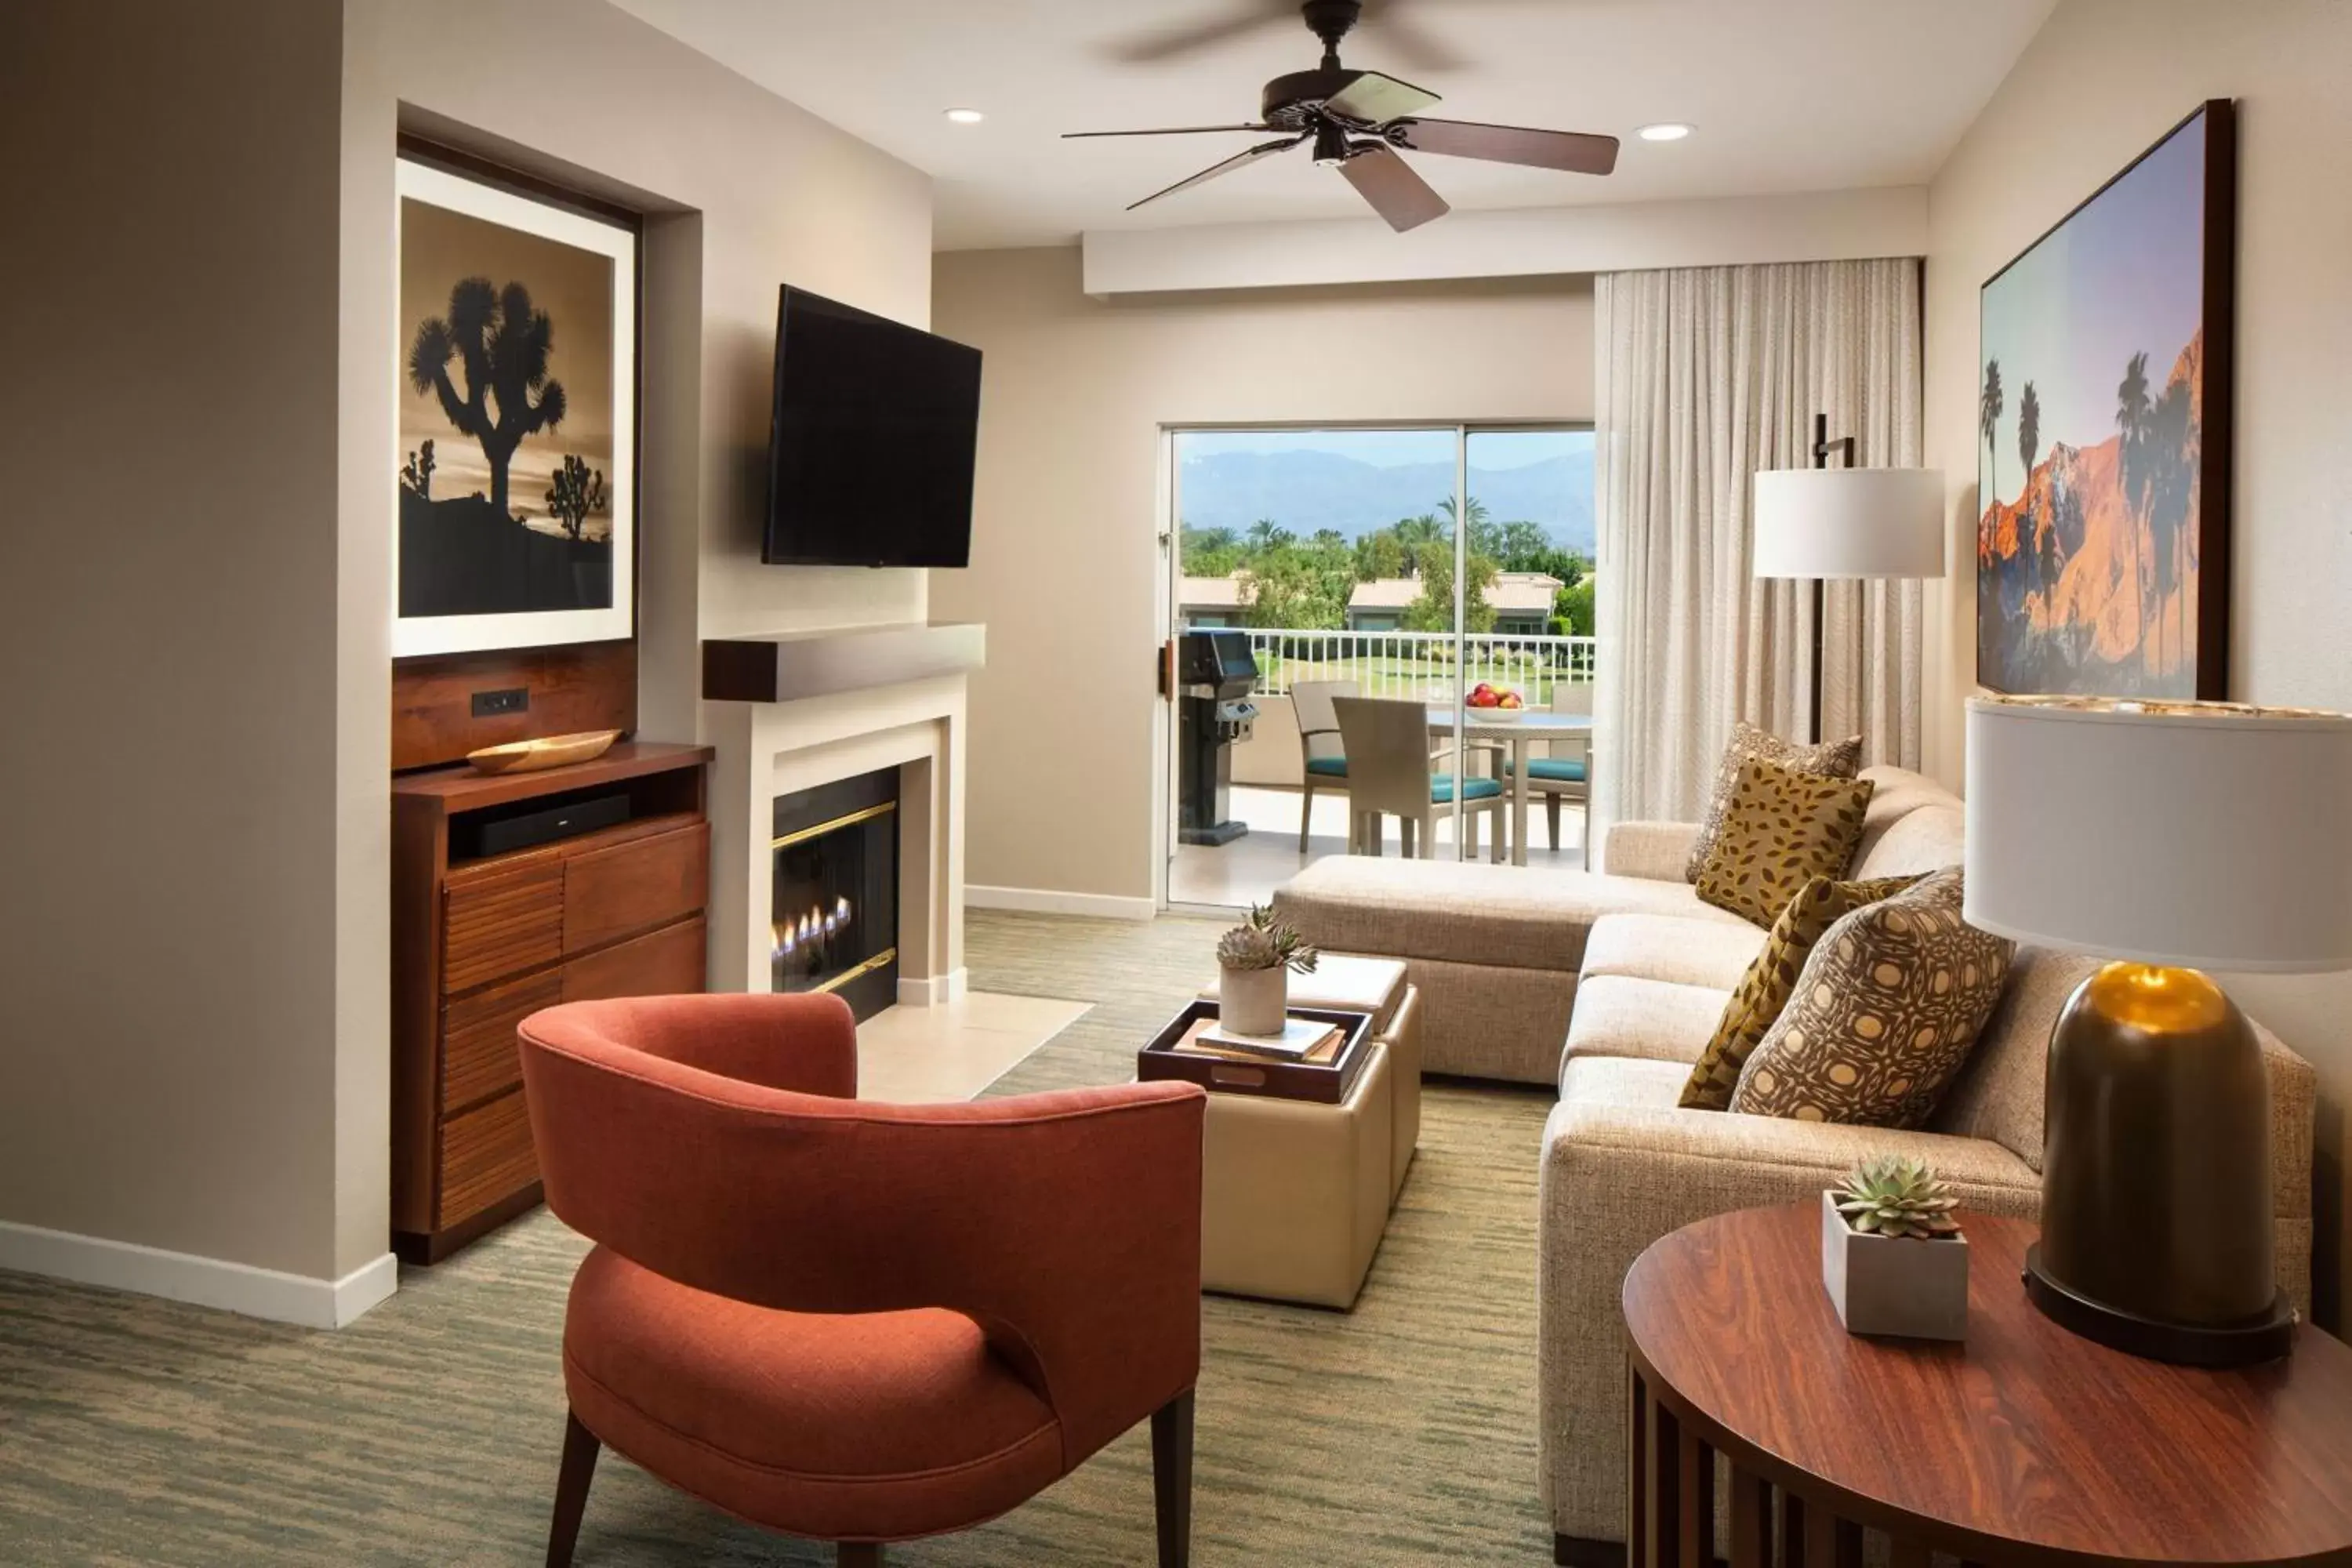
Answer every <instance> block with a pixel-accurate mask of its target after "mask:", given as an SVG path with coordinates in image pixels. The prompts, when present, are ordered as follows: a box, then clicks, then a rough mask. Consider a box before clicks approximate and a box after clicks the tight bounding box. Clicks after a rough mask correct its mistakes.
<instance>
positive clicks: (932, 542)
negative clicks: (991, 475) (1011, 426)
mask: <svg viewBox="0 0 2352 1568" xmlns="http://www.w3.org/2000/svg"><path fill="white" fill-rule="evenodd" d="M979 433H980V351H979V350H978V349H973V348H966V347H965V346H964V345H963V344H961V343H956V342H949V341H948V340H947V339H945V338H942V337H939V336H936V335H934V334H932V333H930V332H926V331H919V330H918V329H916V328H914V327H909V326H907V325H904V324H903V323H901V322H898V321H887V320H886V319H884V318H883V317H880V316H876V315H869V314H868V313H867V312H866V311H864V310H856V309H855V308H853V307H851V306H848V305H844V304H841V303H839V302H837V301H835V300H827V299H825V298H824V297H823V296H821V295H817V294H812V293H810V292H808V290H806V289H794V288H793V287H791V286H790V285H786V286H785V288H784V289H783V296H782V302H781V303H780V304H779V306H778V308H777V312H776V402H775V413H774V417H773V420H772V423H771V425H770V427H769V437H768V527H767V538H766V540H765V542H764V543H763V544H762V546H761V552H760V558H761V560H763V561H766V562H768V563H771V564H773V565H780V566H962V565H965V564H967V563H969V562H970V559H971V477H972V454H973V451H974V449H975V447H976V446H977V444H978V438H979Z"/></svg>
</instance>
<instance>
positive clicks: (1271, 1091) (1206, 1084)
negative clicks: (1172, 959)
mask: <svg viewBox="0 0 2352 1568" xmlns="http://www.w3.org/2000/svg"><path fill="white" fill-rule="evenodd" d="M1216 1016H1218V1015H1217V1005H1216V1004H1215V1003H1214V1002H1209V1001H1201V1002H1194V1003H1192V1004H1191V1005H1188V1006H1187V1007H1185V1009H1184V1010H1183V1011H1182V1012H1181V1013H1179V1014H1177V1015H1176V1016H1174V1017H1173V1018H1171V1019H1170V1020H1169V1021H1168V1026H1167V1027H1165V1028H1163V1029H1161V1030H1160V1033H1159V1034H1158V1035H1156V1036H1154V1037H1152V1041H1151V1043H1150V1045H1148V1046H1146V1047H1143V1048H1142V1049H1141V1050H1139V1051H1138V1052H1136V1053H1135V1076H1136V1077H1137V1078H1138V1079H1141V1080H1142V1081H1144V1082H1146V1083H1151V1082H1155V1081H1159V1080H1161V1079H1177V1080H1179V1081H1181V1082H1184V1083H1197V1084H1199V1085H1200V1086H1201V1087H1202V1089H1207V1090H1209V1091H1210V1092H1211V1093H1213V1094H1255V1095H1259V1096H1263V1097H1265V1098H1266V1099H1269V1100H1313V1101H1314V1102H1316V1103H1317V1104H1318V1105H1338V1104H1339V1103H1340V1102H1341V1101H1342V1100H1346V1099H1347V1098H1348V1091H1349V1089H1353V1088H1355V1087H1356V1075H1357V1074H1358V1073H1360V1072H1362V1071H1363V1070H1364V1064H1365V1063H1366V1062H1367V1061H1370V1059H1371V1055H1372V1053H1371V1050H1370V1040H1371V1033H1372V1016H1371V1015H1370V1013H1360V1012H1352V1011H1349V1010H1348V1009H1346V1008H1339V1007H1293V1008H1291V1009H1290V1016H1292V1017H1294V1018H1312V1019H1315V1020H1316V1021H1317V1022H1318V1023H1324V1024H1332V1025H1336V1026H1339V1028H1340V1029H1342V1030H1344V1031H1345V1034H1344V1036H1343V1037H1342V1038H1341V1039H1340V1042H1339V1054H1338V1055H1337V1056H1335V1057H1334V1058H1331V1060H1330V1062H1329V1063H1328V1064H1325V1063H1321V1062H1283V1061H1272V1060H1268V1061H1263V1062H1256V1061H1236V1060H1234V1059H1233V1058H1230V1057H1212V1056H1196V1055H1193V1054H1192V1053H1190V1052H1186V1051H1180V1050H1178V1049H1176V1046H1177V1045H1178V1043H1179V1042H1181V1040H1182V1039H1183V1038H1184V1037H1185V1035H1186V1034H1187V1033H1188V1032H1189V1031H1190V1030H1191V1029H1192V1026H1193V1025H1194V1024H1195V1023H1197V1022H1199V1021H1200V1020H1201V1019H1203V1018H1214V1017H1216Z"/></svg>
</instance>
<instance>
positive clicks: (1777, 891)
mask: <svg viewBox="0 0 2352 1568" xmlns="http://www.w3.org/2000/svg"><path fill="white" fill-rule="evenodd" d="M1873 787H1874V786H1873V784H1872V783H1871V781H1870V780H1868V779H1825V778H1822V777H1821V776H1820V775H1818V774H1815V773H1798V772H1796V771H1795V770H1794V769H1792V768H1784V767H1782V766H1780V764H1779V763H1764V762H1755V761H1749V762H1745V763H1740V764H1739V782H1738V785H1737V786H1735V787H1734V788H1733V790H1732V792H1731V805H1730V807H1729V809H1727V811H1725V812H1724V814H1723V831H1722V832H1721V833H1719V834H1717V836H1716V840H1715V847H1714V848H1713V849H1711V850H1709V851H1708V852H1707V857H1706V865H1705V866H1703V867H1701V868H1699V873H1698V896H1699V897H1700V898H1701V899H1703V900H1706V902H1708V903H1710V904H1713V905H1715V906H1716V907H1717V909H1723V910H1730V911H1731V912H1732V913H1733V914H1735V915H1738V916H1740V917H1741V918H1743V919H1746V920H1749V921H1754V922H1755V923H1756V924H1758V925H1759V926H1762V927H1764V928H1765V929H1766V930H1767V931H1769V930H1770V929H1771V927H1772V922H1773V921H1776V920H1778V919H1780V911H1781V910H1784V909H1787V908H1788V907H1789V900H1790V899H1793V898H1795V897H1796V896H1797V889H1800V888H1801V887H1803V886H1804V885H1805V884H1806V883H1807V882H1810V881H1811V880H1812V879H1814V878H1816V877H1843V876H1844V875H1845V868H1846V864H1847V862H1849V861H1851V860H1852V859H1853V847H1854V846H1855V845H1857V844H1859V843H1861V842H1862V823H1863V816H1864V813H1865V812H1867V811H1868V810H1869V808H1870V793H1871V790H1872V788H1873Z"/></svg>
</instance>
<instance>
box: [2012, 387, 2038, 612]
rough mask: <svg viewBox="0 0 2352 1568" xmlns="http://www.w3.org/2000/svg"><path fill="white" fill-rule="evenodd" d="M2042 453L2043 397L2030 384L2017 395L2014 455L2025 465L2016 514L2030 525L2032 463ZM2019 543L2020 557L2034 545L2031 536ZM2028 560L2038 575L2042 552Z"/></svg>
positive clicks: (2033, 554)
mask: <svg viewBox="0 0 2352 1568" xmlns="http://www.w3.org/2000/svg"><path fill="white" fill-rule="evenodd" d="M2041 451H2042V395H2041V394H2040V393H2039V392H2036V391H2035V390H2034V389H2033V384H2032V382H2030V381H2029V382H2027V383H2026V384H2025V385H2024V387H2023V388H2022V389H2021V390H2020V391H2019V393H2018V395H2017V455H2018V457H2019V458H2022V459H2023V460H2024V463H2025V489H2024V490H2023V492H2022V493H2021V494H2020V495H2019V497H2018V502H2017V504H2018V509H2019V510H2020V511H2021V512H2022V513H2023V514H2024V516H2025V517H2026V519H2027V520H2028V521H2029V522H2030V521H2032V515H2033V514H2032V505H2033V459H2034V458H2036V457H2037V456H2039V455H2040V453H2041ZM2018 543H2019V548H2020V552H2021V553H2022V552H2024V550H2025V549H2026V547H2028V546H2031V545H2032V544H2033V543H2034V541H2033V539H2032V537H2031V536H2028V537H2027V538H2025V539H2022V540H2020V541H2019V542H2018ZM2031 559H2032V562H2033V564H2034V566H2035V568H2036V574H2037V575H2038V574H2039V569H2040V567H2041V565H2042V554H2041V552H2040V551H2039V550H2036V551H2034V552H2033V553H2032V557H2031Z"/></svg>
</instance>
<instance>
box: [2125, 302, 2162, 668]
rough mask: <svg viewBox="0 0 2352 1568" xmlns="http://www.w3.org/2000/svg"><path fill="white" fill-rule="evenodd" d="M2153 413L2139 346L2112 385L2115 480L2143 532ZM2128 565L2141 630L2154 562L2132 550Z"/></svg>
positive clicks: (2143, 354)
mask: <svg viewBox="0 0 2352 1568" xmlns="http://www.w3.org/2000/svg"><path fill="white" fill-rule="evenodd" d="M2154 414H2155V405H2153V404H2152V403H2150V402H2149V400H2148V395H2147V350H2145V349H2143V350H2141V351H2140V352H2139V353H2136V354H2134V355H2132V356H2131V358H2130V359H2129V360H2128V361H2126V363H2125V365H2124V378H2123V380H2121V381H2119V382H2117V383H2116V429H2117V430H2118V431H2120V432H2122V437H2123V438H2122V439H2121V440H2120V441H2118V442H2117V443H2116V479H2117V482H2118V483H2119V484H2121V486H2122V487H2123V492H2124V502H2125V504H2126V506H2128V507H2129V508H2130V509H2131V510H2134V511H2136V512H2137V513H2139V514H2140V516H2141V518H2142V520H2143V527H2142V529H2141V532H2142V533H2145V532H2146V531H2147V529H2146V527H2145V519H2146V517H2147V499H2148V496H2147V491H2148V480H2149V479H2150V478H2151V477H2152V476H2151V475H2150V473H2149V471H2148V469H2149V464H2148V460H2147V459H2148V429H2149V424H2150V421H2151V418H2152V416H2154ZM2132 567H2133V586H2135V587H2136V588H2137V589H2138V590H2139V595H2140V606H2141V608H2140V617H2139V619H2140V627H2141V630H2142V631H2143V632H2145V631H2146V630H2147V595H2148V591H2149V588H2150V586H2151V584H2150V579H2151V578H2152V577H2153V576H2154V575H2155V570H2156V563H2154V562H2153V561H2146V560H2142V559H2140V558H2139V557H2138V555H2137V552H2135V554H2134V558H2133V561H2132ZM2141 658H2142V662H2143V663H2145V662H2146V661H2147V647H2146V643H2145V639H2144V638H2143V642H2142V647H2141Z"/></svg>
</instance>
